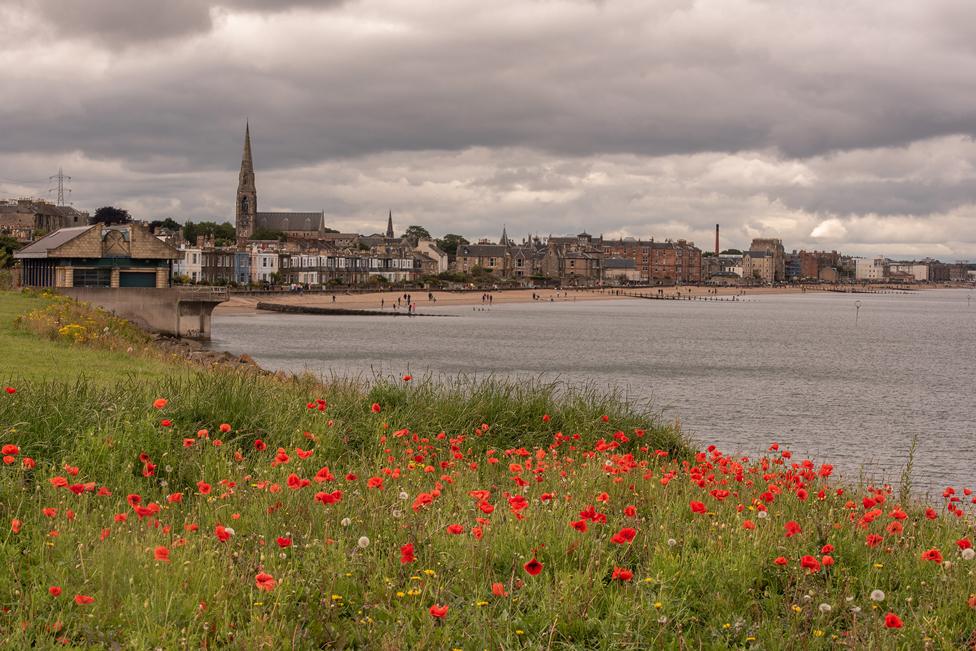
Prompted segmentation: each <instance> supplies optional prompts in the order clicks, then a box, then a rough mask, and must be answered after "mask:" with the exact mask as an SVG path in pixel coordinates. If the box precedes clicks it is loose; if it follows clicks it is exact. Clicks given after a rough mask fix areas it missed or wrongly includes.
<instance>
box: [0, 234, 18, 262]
mask: <svg viewBox="0 0 976 651" xmlns="http://www.w3.org/2000/svg"><path fill="white" fill-rule="evenodd" d="M22 246H23V244H21V243H20V242H18V241H17V240H16V239H14V238H12V237H9V236H7V235H0V269H3V268H5V267H12V266H13V264H14V251H16V250H18V249H20V248H21V247H22Z"/></svg>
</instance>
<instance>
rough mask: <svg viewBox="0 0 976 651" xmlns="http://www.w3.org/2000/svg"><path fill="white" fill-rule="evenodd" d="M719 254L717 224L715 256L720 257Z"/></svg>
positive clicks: (716, 226) (716, 229) (716, 227)
mask: <svg viewBox="0 0 976 651" xmlns="http://www.w3.org/2000/svg"><path fill="white" fill-rule="evenodd" d="M718 253H719V248H718V224H715V255H718Z"/></svg>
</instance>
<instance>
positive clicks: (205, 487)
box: [197, 480, 211, 495]
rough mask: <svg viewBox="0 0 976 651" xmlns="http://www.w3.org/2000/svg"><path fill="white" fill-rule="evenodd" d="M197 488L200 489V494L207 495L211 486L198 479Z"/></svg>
mask: <svg viewBox="0 0 976 651" xmlns="http://www.w3.org/2000/svg"><path fill="white" fill-rule="evenodd" d="M197 490H198V491H200V494H201V495H209V494H210V491H211V486H210V484H208V483H207V482H205V481H203V480H200V481H198V482H197Z"/></svg>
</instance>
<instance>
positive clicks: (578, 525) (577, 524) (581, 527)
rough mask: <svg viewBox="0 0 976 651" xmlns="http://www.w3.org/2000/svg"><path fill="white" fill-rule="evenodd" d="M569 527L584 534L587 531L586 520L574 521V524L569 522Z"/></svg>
mask: <svg viewBox="0 0 976 651" xmlns="http://www.w3.org/2000/svg"><path fill="white" fill-rule="evenodd" d="M569 526H571V527H572V528H573V529H576V530H577V531H579V532H580V533H586V529H587V526H586V520H576V521H574V522H570V523H569Z"/></svg>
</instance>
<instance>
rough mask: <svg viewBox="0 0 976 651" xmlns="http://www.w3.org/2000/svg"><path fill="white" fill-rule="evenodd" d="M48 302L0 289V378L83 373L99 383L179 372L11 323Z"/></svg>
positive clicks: (60, 376)
mask: <svg viewBox="0 0 976 651" xmlns="http://www.w3.org/2000/svg"><path fill="white" fill-rule="evenodd" d="M47 304H49V300H48V299H45V298H42V297H40V296H39V295H28V294H22V293H20V292H13V291H0V382H9V380H10V379H11V378H14V377H17V378H21V379H26V380H43V379H60V380H73V379H75V378H77V377H82V376H83V377H86V378H89V379H91V380H92V381H94V382H96V383H98V384H101V385H115V384H117V383H119V382H129V381H138V380H150V379H151V380H161V379H163V378H165V377H167V376H170V375H172V374H173V373H177V372H180V371H178V370H177V367H175V366H173V365H171V364H167V363H165V362H162V361H159V360H156V359H152V358H149V357H145V356H143V355H140V354H138V353H137V354H128V353H125V352H123V351H107V350H96V349H92V348H87V347H82V346H75V345H72V344H70V343H67V342H61V341H51V340H48V339H42V338H40V337H36V336H35V335H33V334H32V333H30V332H26V331H23V330H20V329H18V328H15V327H14V319H15V318H16V317H17V316H19V315H21V314H24V313H26V312H29V311H31V310H35V309H39V308H42V307H44V306H45V305H47Z"/></svg>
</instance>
